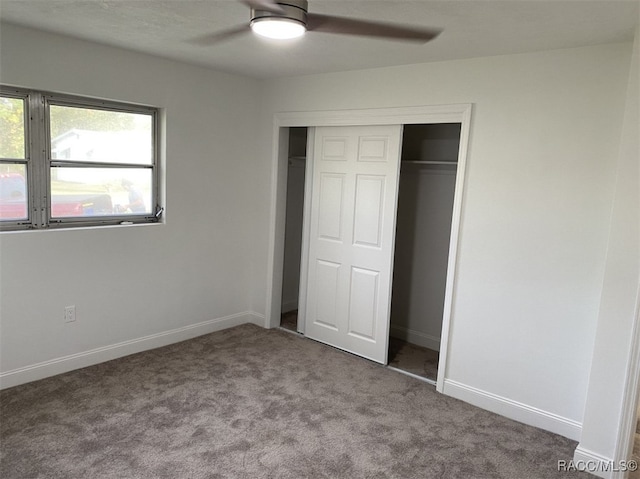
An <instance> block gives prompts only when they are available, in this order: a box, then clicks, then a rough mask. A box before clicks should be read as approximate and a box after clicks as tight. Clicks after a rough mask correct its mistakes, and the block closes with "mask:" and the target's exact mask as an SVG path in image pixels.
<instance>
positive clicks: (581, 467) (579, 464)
mask: <svg viewBox="0 0 640 479" xmlns="http://www.w3.org/2000/svg"><path fill="white" fill-rule="evenodd" d="M571 466H573V467H575V470H578V471H586V472H589V473H591V474H593V475H594V476H598V477H603V478H604V479H614V478H623V477H624V472H625V471H622V470H620V469H621V468H620V467H617V468H616V467H614V461H613V459H611V458H609V457H604V456H601V455H600V454H596V453H595V452H593V451H590V450H588V449H584V448H582V447H580V446H579V445H578V447H577V448H576V450H575V452H574V453H573V463H572V464H571Z"/></svg>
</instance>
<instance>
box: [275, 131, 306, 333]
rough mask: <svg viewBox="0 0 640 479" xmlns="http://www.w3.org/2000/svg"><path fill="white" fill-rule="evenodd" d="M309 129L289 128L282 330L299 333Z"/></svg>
mask: <svg viewBox="0 0 640 479" xmlns="http://www.w3.org/2000/svg"><path fill="white" fill-rule="evenodd" d="M306 166H307V128H305V127H297V128H289V144H288V152H287V194H286V213H285V214H286V216H285V228H284V260H283V267H282V300H281V304H282V311H281V314H280V327H281V328H284V329H286V330H288V331H292V332H298V331H300V330H301V328H299V327H298V306H299V297H300V262H301V255H302V226H303V221H304V185H305V176H306Z"/></svg>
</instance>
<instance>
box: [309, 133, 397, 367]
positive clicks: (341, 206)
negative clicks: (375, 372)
mask: <svg viewBox="0 0 640 479" xmlns="http://www.w3.org/2000/svg"><path fill="white" fill-rule="evenodd" d="M401 134H402V126H401V125H393V126H366V127H318V128H316V129H315V141H314V150H313V151H314V154H313V186H312V194H311V218H310V234H309V256H308V269H307V272H308V279H307V299H306V308H305V309H306V311H305V314H304V318H305V335H307V336H308V337H310V338H312V339H316V340H318V341H321V342H323V343H326V344H329V345H331V346H335V347H337V348H340V349H343V350H346V351H349V352H351V353H354V354H357V355H359V356H362V357H365V358H368V359H372V360H374V361H377V362H380V363H383V364H386V362H387V348H388V341H389V310H390V302H391V294H390V292H391V277H392V271H393V251H394V236H395V217H396V205H397V189H398V172H399V164H400V163H399V162H400V143H401Z"/></svg>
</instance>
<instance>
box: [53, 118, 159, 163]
mask: <svg viewBox="0 0 640 479" xmlns="http://www.w3.org/2000/svg"><path fill="white" fill-rule="evenodd" d="M49 117H50V134H51V158H52V159H53V160H69V161H83V162H94V163H120V164H122V163H128V164H139V165H151V164H152V163H153V133H152V125H153V117H152V116H151V115H146V114H141V113H127V112H119V111H107V110H99V109H92V108H78V107H70V106H61V105H51V106H50V108H49Z"/></svg>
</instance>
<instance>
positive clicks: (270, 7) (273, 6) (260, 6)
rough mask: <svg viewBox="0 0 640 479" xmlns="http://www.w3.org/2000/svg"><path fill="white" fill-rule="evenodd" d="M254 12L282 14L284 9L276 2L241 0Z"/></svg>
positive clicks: (272, 0) (269, 0) (273, 0)
mask: <svg viewBox="0 0 640 479" xmlns="http://www.w3.org/2000/svg"><path fill="white" fill-rule="evenodd" d="M240 1H241V2H242V3H244V4H245V5H248V6H249V7H251V8H253V9H254V10H265V11H267V12H271V13H282V12H283V10H282V7H281V6H280V5H278V4H277V3H276V2H275V0H240Z"/></svg>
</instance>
